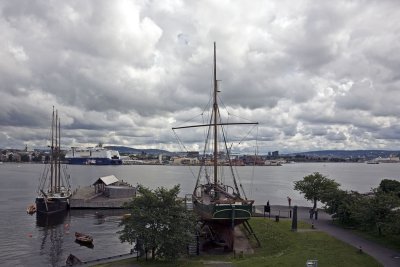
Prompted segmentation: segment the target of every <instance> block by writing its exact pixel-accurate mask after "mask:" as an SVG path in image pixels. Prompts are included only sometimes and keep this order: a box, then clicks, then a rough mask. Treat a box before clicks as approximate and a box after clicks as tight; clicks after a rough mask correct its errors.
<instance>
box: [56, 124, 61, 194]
mask: <svg viewBox="0 0 400 267" xmlns="http://www.w3.org/2000/svg"><path fill="white" fill-rule="evenodd" d="M57 183H58V188H57V192H60V190H61V119H60V118H58V181H57Z"/></svg>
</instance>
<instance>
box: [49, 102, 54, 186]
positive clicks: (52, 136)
mask: <svg viewBox="0 0 400 267" xmlns="http://www.w3.org/2000/svg"><path fill="white" fill-rule="evenodd" d="M50 149H51V152H50V191H53V186H54V184H53V179H54V166H53V161H54V106H53V115H52V118H51V147H50Z"/></svg>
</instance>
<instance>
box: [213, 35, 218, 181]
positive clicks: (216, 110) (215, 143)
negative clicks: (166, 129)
mask: <svg viewBox="0 0 400 267" xmlns="http://www.w3.org/2000/svg"><path fill="white" fill-rule="evenodd" d="M215 50H216V49H215V42H214V105H213V114H214V184H215V185H216V184H217V183H218V179H217V175H218V139H217V138H218V129H217V112H218V103H217V87H218V86H217V64H216V51H215Z"/></svg>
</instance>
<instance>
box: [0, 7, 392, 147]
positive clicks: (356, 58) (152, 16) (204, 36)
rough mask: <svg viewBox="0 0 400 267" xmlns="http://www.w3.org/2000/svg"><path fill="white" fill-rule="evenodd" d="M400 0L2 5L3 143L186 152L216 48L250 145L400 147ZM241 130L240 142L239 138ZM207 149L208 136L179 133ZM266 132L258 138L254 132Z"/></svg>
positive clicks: (232, 110)
mask: <svg viewBox="0 0 400 267" xmlns="http://www.w3.org/2000/svg"><path fill="white" fill-rule="evenodd" d="M399 10H400V2H398V1H394V0H392V1H390V0H387V1H372V0H367V1H351V2H349V1H344V0H339V1H319V2H310V1H289V0H284V1H279V2H268V1H261V0H255V1H251V2H244V1H243V2H242V1H194V2H193V1H159V2H151V1H127V0H116V1H102V0H100V1H94V0H89V1H73V2H62V1H56V2H43V1H3V2H1V3H0V12H1V16H0V27H1V31H2V35H1V36H0V46H1V48H2V49H1V50H0V59H1V61H0V62H1V63H0V79H1V81H2V83H1V85H0V147H2V148H24V147H25V145H28V146H30V147H34V148H40V147H45V146H46V145H47V139H48V136H49V128H50V126H49V124H50V118H51V110H52V106H53V105H54V106H55V107H56V108H57V109H58V110H59V113H60V116H61V124H62V131H63V137H62V146H63V147H70V146H94V145H96V144H97V143H99V142H102V143H103V144H104V145H123V146H130V147H135V148H142V149H144V148H154V149H164V150H168V151H179V150H182V149H181V148H180V147H179V144H178V142H177V140H176V138H175V135H174V133H173V132H172V130H171V128H172V127H175V126H180V125H182V124H184V122H186V121H188V120H189V119H191V118H200V117H196V116H198V115H200V114H202V113H203V112H204V108H205V107H206V105H207V103H208V101H209V97H210V92H211V89H212V65H213V62H212V60H213V59H212V52H213V51H212V49H213V42H214V41H215V42H216V44H217V79H218V80H221V82H220V84H219V85H220V88H219V89H220V91H221V93H220V97H221V99H222V101H223V107H226V108H227V110H228V112H229V115H230V117H229V119H230V120H231V119H232V120H234V119H236V118H245V119H247V120H249V121H257V122H259V126H258V128H255V129H254V130H253V131H251V133H250V134H249V135H247V133H248V132H247V130H238V129H231V130H232V131H231V132H230V135H229V136H230V137H231V138H233V139H236V140H241V141H240V142H236V143H237V147H236V148H235V149H236V150H237V151H240V152H242V153H250V152H251V151H254V149H255V146H256V145H257V146H258V151H259V153H264V154H265V153H268V151H276V150H278V151H280V153H291V152H301V151H313V150H325V149H339V150H340V149H348V150H356V149H386V150H400V140H399V137H400V118H399V114H400V90H399V86H400V78H399V77H400V76H399V74H398V70H399V67H400V56H399V53H398V51H397V50H398V44H399V43H400V36H399V34H398V32H399V31H400V16H399V15H400V11H399ZM244 137H245V138H244ZM180 138H182V141H183V142H185V146H186V147H187V148H188V150H200V148H201V147H202V144H203V140H204V132H202V131H186V132H180ZM256 139H257V141H256Z"/></svg>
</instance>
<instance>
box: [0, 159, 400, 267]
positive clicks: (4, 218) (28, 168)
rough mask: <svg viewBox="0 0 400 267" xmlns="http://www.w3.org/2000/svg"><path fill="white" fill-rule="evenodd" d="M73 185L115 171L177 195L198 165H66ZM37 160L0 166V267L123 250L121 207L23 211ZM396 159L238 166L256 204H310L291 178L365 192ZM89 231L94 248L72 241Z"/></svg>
mask: <svg viewBox="0 0 400 267" xmlns="http://www.w3.org/2000/svg"><path fill="white" fill-rule="evenodd" d="M68 169H69V173H70V174H71V183H72V187H73V188H76V187H79V186H87V185H90V184H91V183H93V182H94V181H95V180H96V179H97V178H99V177H100V176H105V175H111V174H113V175H115V176H117V177H118V178H119V179H122V180H124V181H128V182H129V183H131V184H132V185H136V184H143V185H145V186H148V187H150V188H156V187H160V186H164V187H168V188H170V187H172V186H173V185H175V184H180V185H181V194H182V196H183V195H184V194H186V193H191V192H192V190H193V187H194V184H195V177H194V175H193V174H192V172H193V173H196V171H197V167H192V168H188V167H181V166H145V165H138V166H136V165H135V166H73V165H70V166H68ZM42 170H43V165H41V164H21V165H18V164H6V163H4V164H1V165H0V211H1V220H0V236H1V237H2V238H1V240H2V242H0V265H1V266H62V265H65V260H66V258H67V257H68V255H69V254H70V253H72V254H74V255H76V256H77V257H78V258H80V259H82V260H84V261H88V260H93V259H97V258H102V257H109V256H113V255H118V254H123V253H128V252H129V250H130V248H131V246H130V245H129V244H122V243H120V241H119V239H118V235H117V234H116V232H117V231H118V230H119V227H118V224H119V222H120V218H121V215H122V214H123V213H124V212H123V211H121V210H116V211H110V210H109V211H101V212H102V214H104V216H103V217H101V218H99V216H96V214H95V212H96V211H93V210H72V211H70V212H69V213H67V214H65V216H62V217H61V218H59V217H58V218H56V219H55V220H54V218H50V219H49V218H45V219H43V220H42V219H41V218H37V217H36V215H33V216H30V215H27V214H26V207H27V205H28V204H30V203H33V202H34V199H35V196H36V188H37V185H38V180H39V177H40V175H41V172H42ZM399 170H400V164H390V163H388V164H377V165H372V164H371V165H368V164H363V163H326V164H324V163H300V164H299V163H296V164H287V165H284V166H278V167H276V166H268V167H255V168H253V167H238V168H237V171H238V173H239V176H240V182H241V183H242V185H243V187H244V188H245V191H246V192H247V197H248V198H250V199H254V200H255V201H256V204H265V203H266V201H267V200H269V201H270V203H271V204H286V203H287V202H286V197H287V196H290V197H291V198H292V204H294V205H311V204H310V203H307V202H306V201H305V200H304V199H303V197H302V196H301V195H300V194H299V193H298V192H296V191H294V190H293V181H297V180H300V179H302V178H303V177H304V176H306V175H308V174H311V173H313V172H316V171H318V172H320V173H322V174H324V175H326V176H328V177H329V178H332V179H335V180H336V181H337V182H339V183H340V184H341V188H342V189H345V190H356V191H359V192H367V191H369V190H370V189H371V188H375V187H377V186H378V185H379V182H380V181H381V180H382V179H384V178H389V179H395V180H399V181H400V172H399ZM75 231H78V232H85V233H90V234H92V235H93V236H94V247H93V248H88V247H85V246H80V245H79V244H77V243H75V241H74V240H75V237H74V232H75Z"/></svg>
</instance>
